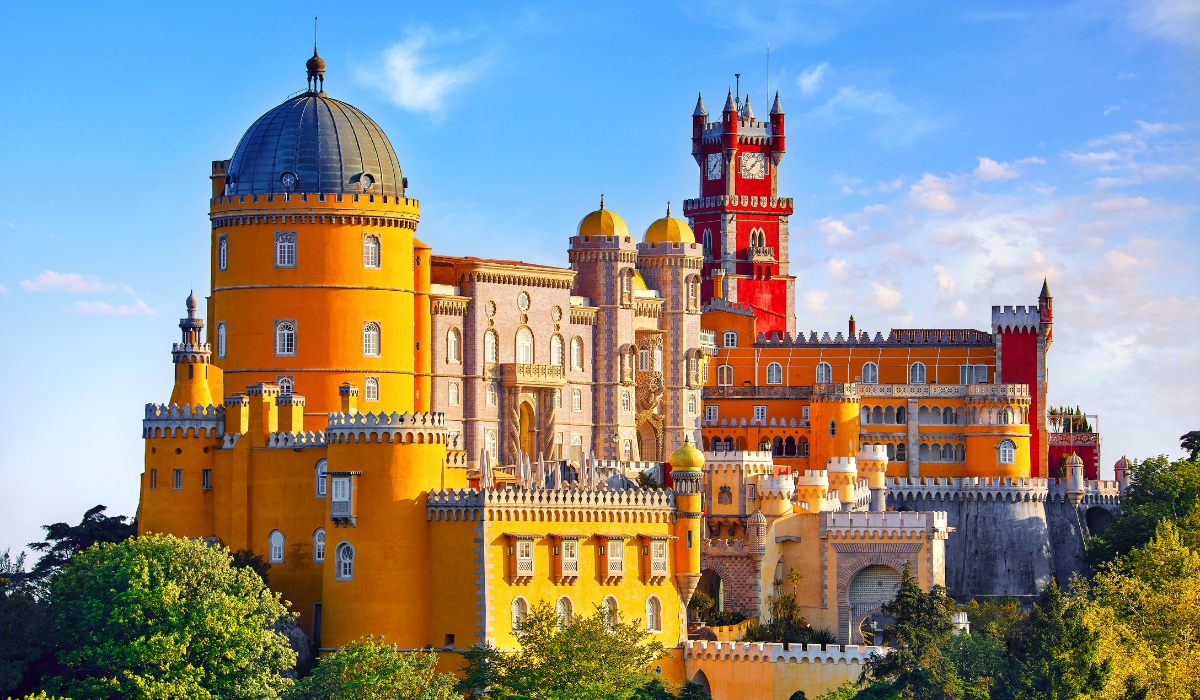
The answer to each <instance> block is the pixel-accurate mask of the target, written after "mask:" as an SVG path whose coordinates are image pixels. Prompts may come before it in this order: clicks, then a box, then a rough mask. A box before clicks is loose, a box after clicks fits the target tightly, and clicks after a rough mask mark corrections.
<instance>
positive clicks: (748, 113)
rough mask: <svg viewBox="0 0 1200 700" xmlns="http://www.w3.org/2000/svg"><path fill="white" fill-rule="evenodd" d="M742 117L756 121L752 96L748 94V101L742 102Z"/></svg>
mask: <svg viewBox="0 0 1200 700" xmlns="http://www.w3.org/2000/svg"><path fill="white" fill-rule="evenodd" d="M742 119H745V120H747V121H754V110H752V109H750V96H749V95H746V101H745V102H744V103H742Z"/></svg>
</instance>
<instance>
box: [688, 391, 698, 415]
mask: <svg viewBox="0 0 1200 700" xmlns="http://www.w3.org/2000/svg"><path fill="white" fill-rule="evenodd" d="M697 410H698V408H697V403H696V395H695V394H692V395H689V396H688V397H687V412H688V415H689V416H694V415H696V411H697Z"/></svg>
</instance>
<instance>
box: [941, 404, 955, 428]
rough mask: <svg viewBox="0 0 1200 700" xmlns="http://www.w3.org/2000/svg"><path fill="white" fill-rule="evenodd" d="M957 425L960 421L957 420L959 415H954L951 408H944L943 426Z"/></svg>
mask: <svg viewBox="0 0 1200 700" xmlns="http://www.w3.org/2000/svg"><path fill="white" fill-rule="evenodd" d="M956 423H958V420H957V415H956V414H955V413H954V409H953V408H950V407H949V406H947V407H945V408H943V409H942V424H943V425H955V424H956Z"/></svg>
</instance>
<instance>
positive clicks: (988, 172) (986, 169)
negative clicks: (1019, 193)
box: [975, 157, 1018, 182]
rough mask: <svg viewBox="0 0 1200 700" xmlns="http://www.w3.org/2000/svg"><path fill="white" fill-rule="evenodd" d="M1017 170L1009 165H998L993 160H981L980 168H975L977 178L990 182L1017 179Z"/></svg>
mask: <svg viewBox="0 0 1200 700" xmlns="http://www.w3.org/2000/svg"><path fill="white" fill-rule="evenodd" d="M1017 175H1018V173H1017V169H1016V168H1014V167H1013V166H1011V165H1009V164H1008V163H997V162H996V161H994V160H992V159H991V158H982V157H981V158H980V159H979V167H977V168H975V177H977V178H979V179H980V180H983V181H985V182H989V181H991V180H1011V179H1013V178H1014V177H1017Z"/></svg>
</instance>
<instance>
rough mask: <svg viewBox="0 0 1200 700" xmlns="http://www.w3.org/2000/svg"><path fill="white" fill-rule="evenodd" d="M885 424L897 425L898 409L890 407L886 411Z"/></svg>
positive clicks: (884, 414)
mask: <svg viewBox="0 0 1200 700" xmlns="http://www.w3.org/2000/svg"><path fill="white" fill-rule="evenodd" d="M883 422H884V423H886V424H887V425H895V424H896V409H895V408H894V407H892V406H888V407H887V408H886V409H885V410H884V412H883Z"/></svg>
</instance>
